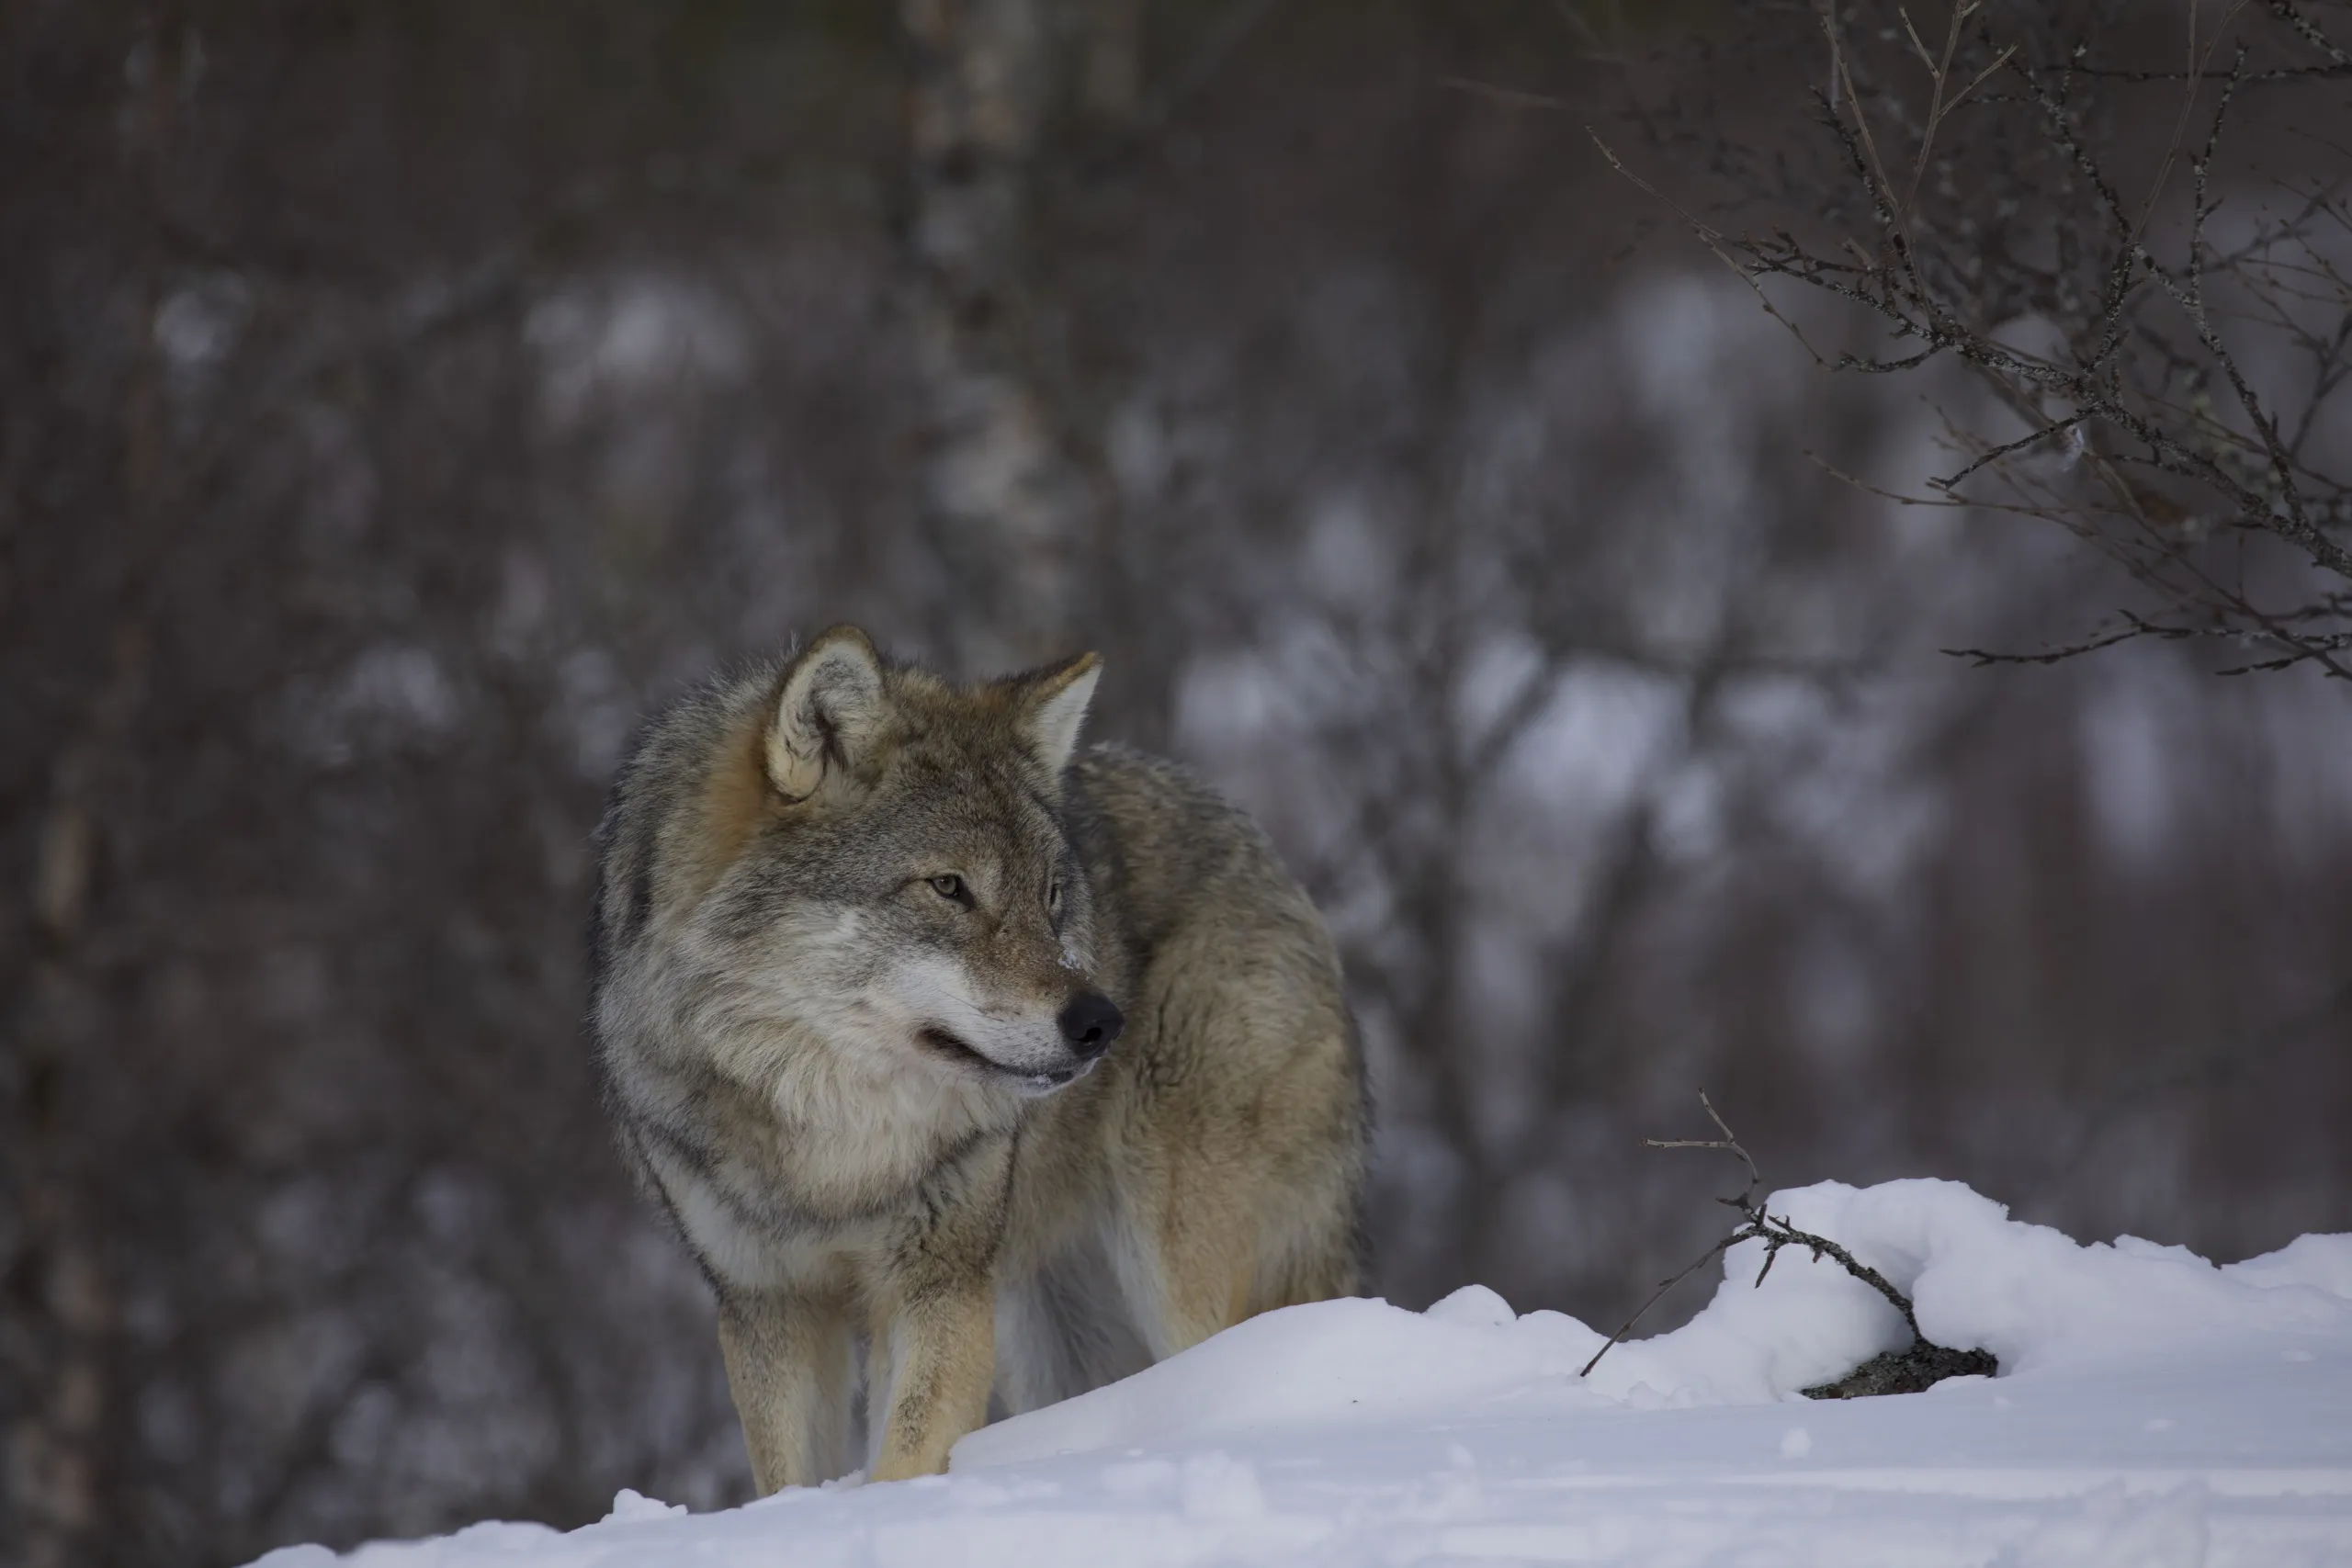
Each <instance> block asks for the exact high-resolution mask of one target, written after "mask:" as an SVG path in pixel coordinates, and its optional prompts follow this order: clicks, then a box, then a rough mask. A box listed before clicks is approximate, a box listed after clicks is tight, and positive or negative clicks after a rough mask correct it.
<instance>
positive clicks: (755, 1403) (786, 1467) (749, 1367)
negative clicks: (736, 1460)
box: [718, 1290, 854, 1497]
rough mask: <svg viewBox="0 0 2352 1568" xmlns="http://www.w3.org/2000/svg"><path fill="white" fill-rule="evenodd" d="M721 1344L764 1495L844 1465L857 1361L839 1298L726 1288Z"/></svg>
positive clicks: (837, 1470)
mask: <svg viewBox="0 0 2352 1568" xmlns="http://www.w3.org/2000/svg"><path fill="white" fill-rule="evenodd" d="M718 1350H719V1355H720V1356H721V1357H722V1358H723V1359H725V1361H726V1363H727V1387H728V1392H729V1393H732V1394H733V1395H734V1397H735V1414H736V1416H738V1417H739V1418H741V1421H742V1423H743V1443H744V1446H745V1447H746V1448H748V1449H749V1450H751V1455H752V1480H753V1482H754V1483H756V1484H757V1485H758V1487H759V1491H760V1495H761V1496H763V1497H764V1496H766V1495H769V1494H770V1493H773V1492H779V1491H782V1490H783V1489H784V1488H785V1487H786V1486H814V1485H816V1484H817V1483H819V1482H820V1481H827V1480H830V1479H831V1478H832V1477H834V1476H836V1475H839V1474H841V1473H842V1472H843V1471H844V1470H845V1469H847V1468H848V1466H847V1462H846V1459H845V1452H844V1450H846V1448H847V1446H848V1439H849V1411H850V1385H851V1379H852V1373H853V1371H854V1369H853V1366H852V1360H851V1342H850V1330H849V1319H848V1316H847V1314H845V1313H844V1312H843V1311H842V1308H841V1306H840V1305H839V1304H838V1303H832V1302H829V1301H826V1300H823V1299H821V1298H812V1297H808V1296H803V1295H797V1294H788V1293H786V1292H777V1291H734V1290H729V1291H725V1292H722V1294H721V1296H720V1299H719V1303H718Z"/></svg>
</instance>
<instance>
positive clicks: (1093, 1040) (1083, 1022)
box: [1056, 991, 1127, 1062]
mask: <svg viewBox="0 0 2352 1568" xmlns="http://www.w3.org/2000/svg"><path fill="white" fill-rule="evenodd" d="M1056 1022H1057V1023H1059V1024H1060V1026H1061V1032H1062V1039H1063V1040H1065V1041H1066V1042H1068V1043H1069V1048H1070V1051H1071V1052H1072V1053H1073V1054H1074V1055H1077V1056H1078V1057H1080V1059H1081V1060H1084V1061H1089V1062H1091V1061H1092V1060H1093V1059H1094V1058H1095V1057H1097V1056H1100V1055H1102V1054H1103V1052H1105V1051H1108V1050H1109V1049H1110V1048H1111V1042H1112V1041H1114V1040H1116V1039H1117V1038H1118V1037H1119V1032H1120V1031H1121V1030H1123V1029H1125V1028H1126V1026H1127V1020H1126V1015H1125V1014H1124V1013H1122V1012H1121V1011H1120V1010H1119V1009H1118V1005H1117V1004H1116V1003H1114V1002H1113V1001H1112V1000H1111V998H1108V997H1106V996H1104V995H1103V993H1102V992H1100V991H1080V992H1079V993H1078V995H1077V996H1075V997H1073V998H1070V1003H1069V1006H1068V1007H1066V1008H1064V1009H1062V1011H1061V1017H1060V1018H1059V1019H1057V1020H1056Z"/></svg>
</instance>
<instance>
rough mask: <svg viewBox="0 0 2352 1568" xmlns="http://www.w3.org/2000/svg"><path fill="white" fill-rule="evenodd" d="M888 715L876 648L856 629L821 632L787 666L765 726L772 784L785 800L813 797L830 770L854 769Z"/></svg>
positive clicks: (769, 775) (840, 627)
mask: <svg viewBox="0 0 2352 1568" xmlns="http://www.w3.org/2000/svg"><path fill="white" fill-rule="evenodd" d="M884 716H885V705H884V701H883V696H882V660H881V656H880V655H878V654H876V652H875V651H874V644H873V643H872V642H871V641H870V640H869V639H868V638H867V637H866V635H865V633H864V632H862V631H860V630H858V629H857V628H856V627H855V626H835V627H833V628H832V629H831V630H830V631H825V632H820V633H819V634H818V635H817V636H816V637H814V638H812V639H811V640H810V642H809V646H808V647H807V648H804V649H801V650H800V653H799V656H798V657H797V658H796V659H794V660H793V661H792V662H791V664H789V665H788V666H786V669H785V672H784V684H783V687H782V689H781V690H780V691H779V692H778V694H777V695H776V704H775V717H774V718H773V719H771V720H770V721H769V724H768V738H767V747H766V761H767V770H768V782H769V783H770V784H774V785H775V788H776V793H777V794H778V795H783V796H784V798H785V799H786V800H791V801H799V800H806V799H808V798H809V796H810V795H814V794H816V793H817V786H818V785H819V784H823V783H824V782H825V773H826V771H827V770H828V769H837V770H842V771H846V770H848V769H849V768H852V767H854V766H855V765H856V763H857V761H858V760H859V759H860V757H861V756H863V754H864V753H865V750H866V748H867V746H869V745H870V744H871V743H872V741H873V739H874V737H875V735H876V732H878V731H879V730H880V729H881V728H882V721H883V718H884Z"/></svg>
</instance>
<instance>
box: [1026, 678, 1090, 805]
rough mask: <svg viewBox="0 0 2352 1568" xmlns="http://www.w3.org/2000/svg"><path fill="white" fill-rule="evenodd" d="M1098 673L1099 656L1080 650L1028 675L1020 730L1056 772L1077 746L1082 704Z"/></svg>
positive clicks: (1083, 715) (1087, 699) (1083, 712)
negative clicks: (1047, 667) (1057, 662)
mask: <svg viewBox="0 0 2352 1568" xmlns="http://www.w3.org/2000/svg"><path fill="white" fill-rule="evenodd" d="M1102 673H1103V660H1101V658H1099V657H1098V656H1096V655H1094V654H1091V653H1081V654H1080V655H1079V656H1078V657H1077V658H1075V659H1073V660H1069V662H1067V663H1064V664H1057V665H1056V666H1054V667H1053V668H1052V669H1050V670H1044V671H1038V672H1037V673H1036V674H1035V675H1032V676H1031V677H1030V678H1029V682H1028V687H1029V689H1028V690H1027V691H1025V692H1023V694H1022V711H1021V727H1022V731H1023V734H1024V735H1026V736H1027V738H1028V740H1029V744H1030V745H1032V746H1034V747H1035V748H1036V749H1037V755H1038V756H1039V757H1040V758H1041V759H1043V760H1044V761H1045V764H1046V767H1047V768H1049V769H1050V770H1052V771H1053V773H1056V774H1057V775H1058V774H1059V773H1061V771H1062V770H1063V769H1064V768H1067V767H1069V760H1070V757H1071V756H1072V755H1073V754H1074V753H1075V752H1076V751H1077V750H1078V731H1079V727H1080V726H1081V725H1083V724H1084V723H1085V722H1086V705H1087V704H1088V703H1090V702H1091V701H1093V700H1094V682H1095V681H1096V680H1097V679H1098V678H1099V677H1100V676H1101V675H1102Z"/></svg>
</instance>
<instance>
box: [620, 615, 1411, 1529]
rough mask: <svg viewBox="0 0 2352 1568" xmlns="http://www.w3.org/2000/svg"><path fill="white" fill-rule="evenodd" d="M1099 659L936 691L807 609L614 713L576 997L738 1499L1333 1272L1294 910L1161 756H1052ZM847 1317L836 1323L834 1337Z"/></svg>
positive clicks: (1338, 1239) (1270, 1302)
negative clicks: (704, 1357)
mask: <svg viewBox="0 0 2352 1568" xmlns="http://www.w3.org/2000/svg"><path fill="white" fill-rule="evenodd" d="M1098 672H1099V666H1098V662H1097V660H1095V658H1094V656H1093V655H1091V654H1085V655H1081V656H1080V657H1078V658H1075V659H1072V660H1068V661H1067V662H1064V663H1061V664H1057V665H1054V666H1052V667H1050V668H1046V669H1042V670H1037V671H1031V672H1028V673H1025V674H1020V675H1014V676H1011V677H1008V678H1005V679H1001V680H996V681H989V682H983V683H979V684H977V685H968V686H958V685H953V684H950V683H948V682H945V681H944V680H942V679H941V678H939V677H937V676H935V675H933V674H931V673H929V672H927V671H923V670H922V669H920V668H917V667H914V666H912V665H909V664H904V663H899V662H896V661H892V660H886V659H884V658H883V657H881V656H880V655H879V654H877V653H876V650H875V648H874V645H873V644H872V643H871V642H870V641H869V640H868V639H867V638H866V637H865V634H864V633H862V632H860V631H858V630H857V629H856V628H854V627H850V626H842V627H836V628H834V629H833V630H831V631H828V632H826V633H824V634H823V635H821V636H820V637H817V638H815V639H814V640H813V641H811V642H809V644H808V645H807V646H806V647H805V648H803V649H800V650H799V652H798V653H797V655H796V656H794V657H792V658H790V659H788V660H786V661H785V662H783V663H781V664H780V665H776V666H774V667H770V668H762V669H756V670H753V671H749V672H748V673H744V674H741V675H738V676H734V677H731V678H721V679H718V680H716V681H714V682H711V683H710V684H708V685H707V686H706V687H704V688H703V689H701V690H699V691H697V692H695V693H694V694H691V695H689V696H687V697H685V698H684V700H682V701H680V702H679V703H677V704H676V705H674V706H673V707H672V708H670V709H669V710H668V711H667V712H666V713H664V714H662V715H661V716H659V717H658V718H657V719H655V720H654V721H653V722H652V723H651V724H650V726H649V727H648V728H647V729H646V731H645V732H644V734H643V736H642V738H641V739H640V740H639V743H638V745H637V747H636V750H635V752H634V754H633V755H632V756H631V757H630V758H629V760H628V762H627V763H626V765H625V766H624V768H623V770H622V772H621V774H620V777H619V781H618V783H617V784H616V786H615V790H614V795H613V800H612V805H611V808H610V810H609V812H608V813H607V815H606V818H605V823H604V826H603V828H602V829H600V838H601V840H602V851H603V863H602V882H601V886H600V887H599V889H598V894H597V909H596V920H595V926H596V930H595V934H594V1000H593V1006H592V1029H593V1032H594V1039H595V1043H596V1048H597V1053H598V1056H599V1059H600V1064H601V1067H602V1071H603V1075H604V1079H605V1100H606V1105H607V1108H608V1110H609V1111H610V1113H611V1116H612V1120H613V1122H614V1124H615V1127H616V1134H617V1138H618V1142H619V1144H620V1146H621V1149H622V1151H623V1154H624V1156H625V1157H626V1158H627V1159H628V1162H629V1164H630V1165H631V1167H632V1168H634V1170H635V1172H636V1174H637V1176H638V1178H639V1181H640V1183H641V1185H642V1186H643V1187H644V1188H645V1190H647V1191H648V1192H649V1193H650V1194H651V1195H652V1197H653V1198H654V1199H655V1200H656V1201H658V1202H659V1203H660V1204H661V1206H662V1208H663V1209H664V1210H665V1211H666V1212H667V1213H668V1215H669V1217H670V1219H671V1220H672V1221H673V1224H674V1225H675V1227H676V1229H677V1232H678V1234H679V1235H681V1236H682V1237H683V1238H684V1242H685V1244H686V1246H687V1247H689V1248H690V1249H691V1250H692V1252H693V1254H694V1257H695V1261H696V1262H697V1263H698V1264H699V1265H700V1267H701V1269H702V1271H703V1273H704V1275H705V1276H706V1278H707V1279H708V1280H709V1282H710V1284H711V1287H712V1289H713V1291H714V1292H715V1294H716V1296H717V1298H718V1342H719V1348H720V1351H721V1354H722V1356H723V1358H724V1359H725V1361H726V1365H727V1375H728V1382H729V1390H730V1392H731V1393H733V1395H734V1400H735V1407H736V1411H737V1413H738V1414H739V1416H741V1419H742V1424H743V1435H744V1439H745V1442H746V1444H747V1445H748V1447H749V1449H750V1450H751V1459H752V1472H753V1474H754V1476H755V1478H756V1480H757V1482H758V1484H759V1488H760V1491H761V1492H762V1493H763V1494H765V1493H769V1492H773V1491H775V1490H776V1489H778V1488H780V1487H784V1486H791V1485H804V1484H808V1483H814V1482H817V1481H820V1480H823V1479H825V1478H827V1477H830V1476H833V1475H837V1474H840V1473H842V1472H845V1471H847V1470H848V1469H850V1468H852V1464H851V1459H850V1450H851V1448H852V1445H853V1443H854V1433H855V1430H856V1426H857V1423H856V1418H855V1415H854V1408H853V1407H854V1391H855V1388H856V1386H857V1383H858V1381H859V1375H860V1373H859V1368H860V1366H861V1364H862V1366H863V1378H864V1384H865V1391H866V1399H865V1419H864V1426H865V1433H866V1451H865V1458H866V1460H867V1461H868V1463H869V1465H870V1474H871V1475H872V1477H873V1478H875V1479H877V1480H889V1479H896V1478H900V1477H905V1476H911V1475H922V1474H930V1473H935V1472H940V1471H943V1470H944V1469H945V1468H946V1464H947V1455H948V1450H949V1449H950V1447H951V1446H953V1444H954V1443H955V1441H956V1438H960V1437H961V1436H963V1435H964V1434H965V1433H966V1432H968V1431H970V1430H971V1429H973V1428H974V1427H978V1426H979V1425H981V1424H982V1423H983V1422H984V1421H986V1420H987V1419H988V1418H989V1414H990V1411H991V1408H992V1404H991V1397H992V1396H993V1400H994V1404H993V1408H996V1409H1000V1410H1002V1411H1007V1412H1019V1411H1023V1410H1027V1409H1031V1408H1034V1407H1035V1406H1038V1405H1041V1404H1049V1403H1051V1402H1053V1401H1054V1400H1057V1399H1059V1398H1064V1397H1067V1396H1069V1394H1072V1393H1079V1392H1082V1391H1083V1390H1084V1389H1086V1388H1089V1387H1091V1386H1094V1385H1095V1384H1097V1383H1100V1382H1105V1381H1108V1380H1109V1379H1111V1378H1114V1377H1118V1376H1123V1375H1125V1373H1126V1372H1128V1371H1135V1370H1136V1369H1138V1368H1140V1367H1142V1366H1145V1365H1148V1364H1149V1363H1150V1362H1151V1361H1153V1360H1156V1359H1161V1358H1164V1357H1167V1356H1170V1355H1173V1354H1174V1353H1175V1352H1177V1351H1179V1350H1182V1349H1183V1348H1186V1347H1187V1346H1190V1345H1193V1344H1195V1343H1197V1342H1198V1341H1200V1340H1202V1339H1204V1338H1205V1337H1208V1336H1209V1335H1212V1334H1215V1333H1216V1331H1217V1330H1219V1329H1221V1328H1224V1327H1226V1326H1227V1325H1231V1324H1233V1323H1236V1322H1238V1321H1239V1320H1240V1319H1242V1318H1244V1317H1247V1316H1249V1315H1250V1314H1253V1313H1259V1312H1263V1311H1266V1310H1268V1309H1270V1308H1273V1307H1278V1306H1283V1305H1285V1304H1288V1303H1295V1302H1306V1301H1316V1300H1321V1299H1324V1298H1328V1297H1331V1296H1337V1295H1344V1294H1348V1293H1350V1292H1353V1291H1354V1290H1355V1289H1356V1288H1357V1284H1358V1276H1359V1270H1360V1267H1361V1264H1360V1251H1361V1249H1360V1244H1359V1230H1360V1226H1359V1198H1360V1191H1361V1187H1362V1182H1363V1145H1364V1136H1365V1121H1366V1113H1365V1107H1364V1096H1363V1069H1362V1065H1361V1062H1360V1059H1359V1055H1358V1053H1357V1050H1356V1047H1355V1043H1354V1037H1353V1033H1352V1031H1351V1025H1350V1022H1349V1019H1348V1016H1347V1012H1346V1009H1345V1006H1344V1004H1343V1002H1342V1000H1341V996H1340V965H1339V960H1338V957H1337V955H1336V953H1334V951H1333V948H1332V944H1331V939H1330V936H1329V933H1328V932H1327V931H1326V930H1325V928H1324V924H1323V921H1322V919H1321V918H1320V916H1318V915H1317V912H1316V909H1315V908H1314V906H1313V905H1312V904H1311V903H1310V902H1309V901H1308V899H1307V897H1306V894H1305V893H1304V892H1303V891H1301V890H1300V888H1299V887H1298V886H1297V884H1296V883H1295V882H1294V881H1293V880H1292V879H1291V878H1290V876H1289V875H1288V874H1286V873H1285V872H1284V871H1283V868H1282V865H1281V864H1280V863H1279V862H1278V861H1277V859H1276V858H1275V855H1274V852H1273V850H1272V846H1271V845H1270V844H1269V843H1268V842H1267V840H1266V839H1265V837H1264V835H1263V834H1261V832H1260V831H1259V830H1258V829H1257V828H1256V827H1255V826H1254V825H1253V824H1251V823H1250V821H1249V819H1248V818H1245V817H1244V816H1243V815H1242V814H1241V813H1240V812H1239V811H1238V810H1236V809H1235V808H1234V807H1230V806H1228V805H1227V804H1226V803H1225V802H1223V801H1222V800H1220V799H1218V798H1217V797H1216V795H1213V794H1212V793H1210V791H1209V790H1208V789H1206V788H1205V787H1204V786H1203V785H1202V784H1199V783H1197V782H1196V781H1194V780H1193V778H1191V777H1189V776H1188V775H1187V774H1186V773H1183V772H1182V770H1180V769H1179V768H1177V767H1175V766H1174V765H1172V764H1170V763H1168V762H1163V761H1155V760H1153V759H1150V758H1148V757H1145V756H1142V755H1139V754H1137V753H1136V752H1134V751H1130V750H1124V749H1121V748H1118V747H1114V746H1103V745H1097V746H1093V747H1091V748H1088V749H1086V750H1080V747H1079V743H1078V742H1079V731H1080V725H1081V723H1082V721H1083V720H1084V717H1085V714H1086V709H1087V704H1088V701H1089V699H1090V697H1091V694H1092V692H1093V689H1094V683H1095V679H1096V676H1097V674H1098ZM861 1340H862V1341H863V1343H864V1347H865V1349H864V1356H863V1359H862V1362H861V1359H860V1357H859V1354H858V1350H857V1346H858V1344H859V1342H860V1341H861Z"/></svg>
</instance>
